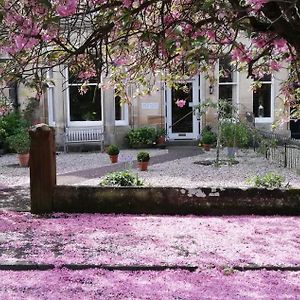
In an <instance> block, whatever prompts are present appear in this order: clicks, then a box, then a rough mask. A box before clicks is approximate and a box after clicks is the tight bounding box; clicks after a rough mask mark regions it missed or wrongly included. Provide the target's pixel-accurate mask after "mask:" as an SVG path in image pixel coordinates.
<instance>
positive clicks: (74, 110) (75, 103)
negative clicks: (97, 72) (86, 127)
mask: <svg viewBox="0 0 300 300" xmlns="http://www.w3.org/2000/svg"><path fill="white" fill-rule="evenodd" d="M95 89H96V92H95ZM69 91H70V120H71V121H101V90H100V89H98V88H96V86H89V89H88V91H87V92H86V93H85V94H83V95H81V94H80V93H79V90H78V86H69Z"/></svg>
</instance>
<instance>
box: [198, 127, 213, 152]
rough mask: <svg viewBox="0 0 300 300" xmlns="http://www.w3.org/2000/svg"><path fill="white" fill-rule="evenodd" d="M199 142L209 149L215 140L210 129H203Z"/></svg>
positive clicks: (205, 148)
mask: <svg viewBox="0 0 300 300" xmlns="http://www.w3.org/2000/svg"><path fill="white" fill-rule="evenodd" d="M201 142H202V146H203V149H204V150H205V151H209V150H210V147H211V145H212V144H213V143H215V142H216V136H215V134H214V133H213V132H212V131H211V130H203V131H202V134H201Z"/></svg>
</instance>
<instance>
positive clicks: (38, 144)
mask: <svg viewBox="0 0 300 300" xmlns="http://www.w3.org/2000/svg"><path fill="white" fill-rule="evenodd" d="M29 135H30V139H31V145H30V163H29V164H30V197H31V212H32V213H34V214H40V213H49V212H52V210H53V189H54V187H55V185H56V149H55V131H54V128H52V127H49V126H48V125H46V124H38V125H36V126H33V127H32V128H31V129H30V130H29Z"/></svg>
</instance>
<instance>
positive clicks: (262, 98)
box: [253, 84, 271, 118]
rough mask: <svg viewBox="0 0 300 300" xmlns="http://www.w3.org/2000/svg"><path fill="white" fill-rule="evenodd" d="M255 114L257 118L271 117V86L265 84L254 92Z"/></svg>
mask: <svg viewBox="0 0 300 300" xmlns="http://www.w3.org/2000/svg"><path fill="white" fill-rule="evenodd" d="M253 113H254V115H255V117H256V118H257V117H264V118H270V117H271V84H263V85H262V86H261V88H258V89H257V90H256V91H254V92H253Z"/></svg>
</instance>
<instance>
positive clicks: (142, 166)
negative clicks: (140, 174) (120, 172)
mask: <svg viewBox="0 0 300 300" xmlns="http://www.w3.org/2000/svg"><path fill="white" fill-rule="evenodd" d="M148 164H149V161H139V163H138V165H139V168H140V170H141V171H147V170H148Z"/></svg>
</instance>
